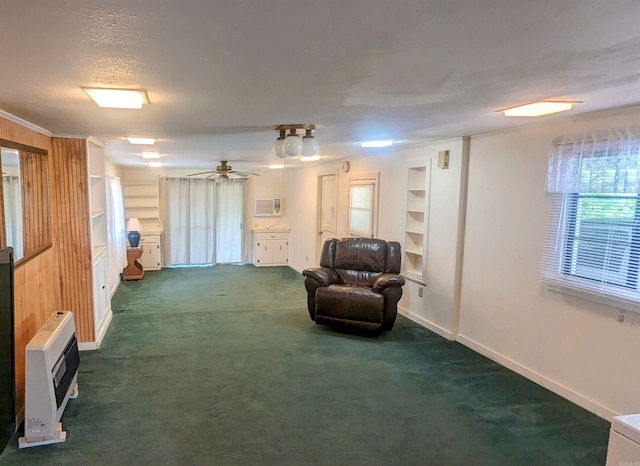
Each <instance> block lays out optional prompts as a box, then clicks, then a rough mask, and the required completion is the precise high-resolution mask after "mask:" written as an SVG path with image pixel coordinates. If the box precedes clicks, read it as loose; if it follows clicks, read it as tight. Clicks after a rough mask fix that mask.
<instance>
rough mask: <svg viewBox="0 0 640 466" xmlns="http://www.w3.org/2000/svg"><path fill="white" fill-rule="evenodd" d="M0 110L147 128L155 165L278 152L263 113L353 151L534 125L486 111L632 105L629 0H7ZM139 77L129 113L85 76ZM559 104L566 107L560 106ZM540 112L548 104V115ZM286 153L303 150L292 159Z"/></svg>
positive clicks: (132, 157) (339, 154) (101, 81)
mask: <svg viewBox="0 0 640 466" xmlns="http://www.w3.org/2000/svg"><path fill="white" fill-rule="evenodd" d="M2 6H3V7H2V17H3V26H2V28H0V44H2V47H1V48H0V69H1V70H2V76H1V78H0V83H1V85H0V109H2V110H5V111H7V112H9V113H11V114H13V115H16V116H18V117H20V118H22V119H25V120H27V121H29V122H32V123H34V124H36V125H39V126H41V127H43V128H45V129H47V130H50V131H52V132H54V133H58V134H66V135H69V134H72V135H93V136H95V137H97V138H98V139H101V140H103V141H105V142H106V143H107V150H108V154H109V156H110V158H111V159H112V160H113V161H115V162H117V163H121V164H127V165H143V164H144V161H143V159H142V158H141V157H140V156H139V153H140V148H139V147H138V148H136V147H134V146H131V145H130V144H129V143H128V142H126V141H125V140H124V137H125V136H153V137H157V138H159V143H158V148H159V150H160V152H162V153H163V154H165V157H164V158H163V162H164V163H165V164H167V165H168V166H174V167H184V168H209V167H211V168H213V167H214V166H215V165H216V164H217V162H219V161H220V160H223V159H224V160H231V161H235V162H237V165H239V166H240V167H244V168H246V167H249V166H252V167H257V166H261V165H266V164H268V163H269V162H270V161H272V160H273V159H274V156H273V152H272V146H273V142H274V140H275V137H276V133H275V132H274V131H273V130H272V127H273V126H275V125H278V124H282V123H313V124H315V125H316V126H317V128H318V129H317V131H316V139H317V140H318V142H319V144H320V150H319V154H320V155H321V156H322V157H323V158H324V160H336V159H343V158H348V157H353V156H357V155H359V154H363V153H365V152H364V151H365V149H362V148H360V147H359V145H358V144H357V143H358V142H360V141H363V140H366V139H371V138H390V139H393V140H395V141H397V142H398V144H399V145H407V144H415V143H418V142H421V141H426V140H433V139H435V138H442V137H451V136H463V135H469V134H475V133H479V132H485V131H490V130H495V129H499V128H504V127H507V126H512V125H519V124H526V123H530V122H531V120H529V119H527V120H523V119H507V118H505V117H504V116H503V115H502V114H500V113H497V112H496V110H498V109H500V108H504V107H509V106H514V105H518V104H522V103H528V102H531V101H535V100H542V99H546V100H560V99H568V100H577V101H583V102H584V103H582V104H580V105H578V106H577V107H576V108H575V109H574V110H572V113H573V114H577V113H581V112H587V111H593V110H598V109H603V108H609V107H616V106H622V105H632V104H637V103H639V102H640V97H638V96H640V93H639V91H640V28H639V27H638V24H640V4H638V2H637V0H627V1H621V0H555V1H553V2H532V1H530V0H473V1H470V0H469V1H456V2H454V1H446V0H340V1H335V0H323V1H319V0H309V1H306V2H294V1H291V0H272V1H270V2H257V1H248V0H216V1H212V0H183V1H180V2H178V1H159V0H136V1H131V0H129V1H125V0H100V1H97V0H90V1H83V2H75V1H70V0H55V1H54V0H40V1H38V2H36V1H25V0H4V1H3V5H2ZM81 86H85V87H86V86H89V87H92V86H93V87H125V88H143V89H147V91H148V95H149V98H150V102H151V103H150V104H149V105H146V106H144V107H143V109H142V110H140V111H135V110H116V109H100V108H98V107H97V106H96V105H95V104H94V103H93V102H92V101H90V100H89V99H88V97H87V96H86V94H85V93H84V92H83V91H82V90H81V89H80V87H81ZM566 114H567V113H565V114H564V115H566ZM545 118H553V117H545ZM286 162H287V164H288V165H291V166H296V164H300V162H299V161H297V160H293V159H287V161H286Z"/></svg>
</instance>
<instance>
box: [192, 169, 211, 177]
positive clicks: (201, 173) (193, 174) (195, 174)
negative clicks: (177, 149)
mask: <svg viewBox="0 0 640 466" xmlns="http://www.w3.org/2000/svg"><path fill="white" fill-rule="evenodd" d="M207 173H217V172H216V171H215V170H208V171H206V172H200V173H191V174H189V175H187V176H197V175H206V174H207Z"/></svg>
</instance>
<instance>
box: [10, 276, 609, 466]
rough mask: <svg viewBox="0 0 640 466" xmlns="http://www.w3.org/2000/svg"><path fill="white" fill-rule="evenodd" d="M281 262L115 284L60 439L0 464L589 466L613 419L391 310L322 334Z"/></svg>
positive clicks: (13, 446)
mask: <svg viewBox="0 0 640 466" xmlns="http://www.w3.org/2000/svg"><path fill="white" fill-rule="evenodd" d="M305 306H306V294H305V290H304V285H303V277H302V276H301V275H299V274H298V273H296V272H294V271H292V270H291V269H288V268H284V267H277V268H261V269H257V268H254V267H253V266H219V267H212V268H195V269H165V270H163V271H160V272H151V273H147V274H146V275H145V278H144V280H143V281H140V282H123V283H122V284H121V286H120V288H119V290H118V292H117V293H116V295H115V296H114V300H113V309H114V318H113V322H112V324H111V328H110V330H109V333H108V334H107V336H106V338H105V341H104V343H103V346H102V348H101V349H100V350H99V351H94V352H84V353H82V354H81V365H80V374H79V378H78V382H79V387H80V396H79V398H78V399H76V400H70V402H69V404H68V406H67V409H66V411H65V414H64V416H63V418H62V421H63V428H64V430H66V431H67V441H66V443H63V444H58V445H50V446H43V447H35V448H30V449H25V450H18V448H17V441H16V439H15V438H14V439H12V441H11V443H10V444H9V446H8V447H7V448H6V449H5V451H4V452H3V453H2V455H1V456H0V465H13V464H16V465H17V464H19V465H48V464H51V465H66V464H68V465H164V464H167V465H263V464H267V465H269V464H274V465H333V464H345V465H346V464H349V465H438V466H442V465H464V466H469V465H491V466H496V465H545V466H548V465H580V466H588V465H599V466H601V465H602V464H604V461H605V456H606V446H607V438H608V428H609V423H608V422H606V421H604V420H602V419H600V418H598V417H597V416H595V415H593V414H590V413H589V412H587V411H585V410H583V409H581V408H579V407H577V406H575V405H573V404H571V403H569V402H567V401H565V400H563V399H562V398H560V397H558V396H556V395H554V394H552V393H550V392H549V391H547V390H545V389H543V388H541V387H540V386H538V385H536V384H534V383H532V382H529V381H528V380H526V379H524V378H522V377H520V376H518V375H516V374H514V373H513V372H511V371H509V370H507V369H504V368H503V367H501V366H499V365H497V364H495V363H494V362H492V361H490V360H488V359H486V358H484V357H482V356H480V355H478V354H476V353H474V352H473V351H471V350H469V349H467V348H465V347H463V346H461V345H459V344H457V343H454V342H449V341H446V340H444V339H442V338H440V337H439V336H437V335H435V334H433V333H431V332H430V331H428V330H426V329H424V328H422V327H420V326H418V325H417V324H415V323H413V322H411V321H409V320H407V319H405V318H403V317H401V316H399V317H398V321H397V323H396V326H395V328H394V329H393V331H392V332H391V333H388V334H384V335H382V336H379V337H374V338H370V337H364V336H358V335H349V334H345V333H341V332H338V331H335V330H332V329H330V328H327V327H322V326H316V325H315V324H314V323H313V322H312V321H311V320H310V319H309V317H308V314H307V311H306V307H305Z"/></svg>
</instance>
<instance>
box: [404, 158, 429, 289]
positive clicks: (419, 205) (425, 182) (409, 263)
mask: <svg viewBox="0 0 640 466" xmlns="http://www.w3.org/2000/svg"><path fill="white" fill-rule="evenodd" d="M429 178H430V166H429V165H421V166H416V167H409V168H408V169H407V192H406V207H405V225H404V246H403V261H402V268H403V270H402V274H403V275H404V276H405V277H406V278H408V279H410V280H413V281H415V282H418V283H420V284H423V285H426V257H427V240H426V238H427V227H428V222H427V219H428V206H429Z"/></svg>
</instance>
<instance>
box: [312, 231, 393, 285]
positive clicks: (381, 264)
mask: <svg viewBox="0 0 640 466" xmlns="http://www.w3.org/2000/svg"><path fill="white" fill-rule="evenodd" d="M320 266H321V267H329V268H332V269H335V270H336V272H338V275H339V276H340V279H341V280H342V282H343V283H348V284H352V285H360V286H371V285H372V284H373V281H374V280H375V279H376V277H377V276H378V275H380V274H381V273H384V272H388V273H400V244H399V243H398V242H395V241H389V242H387V241H384V240H381V239H374V238H342V239H335V238H334V239H330V240H328V241H326V242H325V244H324V246H323V248H322V255H321V258H320Z"/></svg>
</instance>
